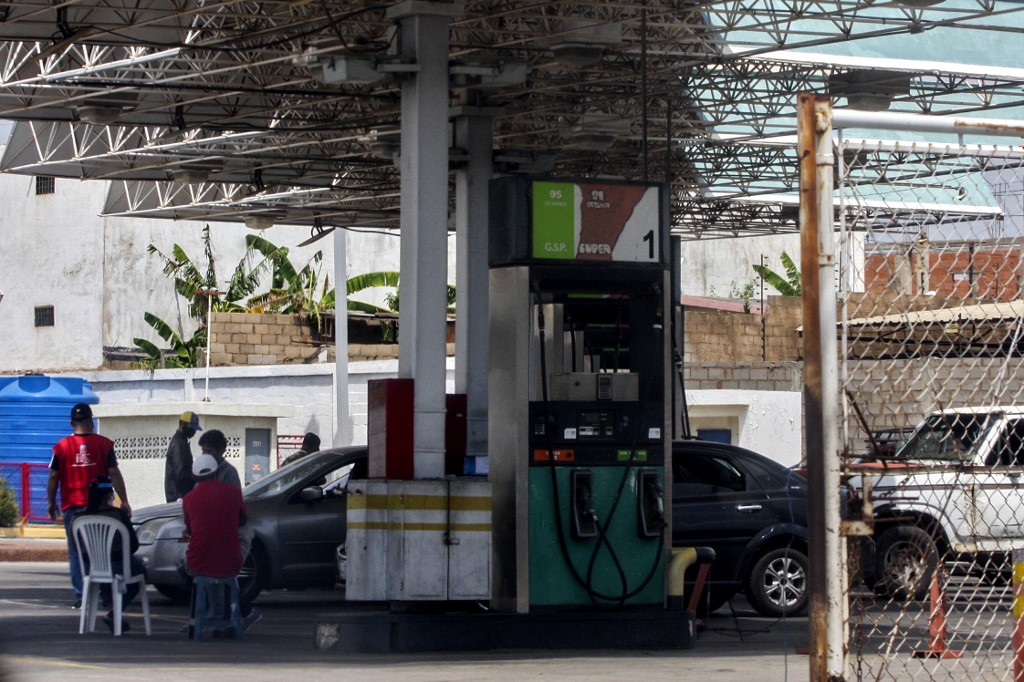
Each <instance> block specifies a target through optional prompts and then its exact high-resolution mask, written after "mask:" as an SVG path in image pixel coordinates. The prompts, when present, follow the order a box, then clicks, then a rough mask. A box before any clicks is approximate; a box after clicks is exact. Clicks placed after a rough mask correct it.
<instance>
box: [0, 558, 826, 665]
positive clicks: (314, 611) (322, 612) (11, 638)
mask: <svg viewBox="0 0 1024 682" xmlns="http://www.w3.org/2000/svg"><path fill="white" fill-rule="evenodd" d="M148 594H149V598H150V606H151V608H152V625H153V634H152V636H151V637H147V636H146V634H145V629H144V626H143V621H142V615H141V610H140V609H139V607H138V604H137V603H136V604H135V605H133V607H132V610H131V612H130V615H129V617H128V621H129V623H130V625H131V630H130V631H129V632H127V633H125V634H124V635H123V636H122V637H120V638H115V637H113V636H112V635H111V634H110V632H109V631H108V630H107V629H106V628H105V627H103V626H102V625H99V626H98V630H97V632H95V633H90V634H85V635H79V634H78V616H79V612H78V611H75V610H72V609H71V608H69V602H70V597H71V589H70V585H69V583H68V577H67V566H66V564H64V563H62V562H60V561H47V562H39V561H0V679H3V680H4V681H5V682H6V681H8V680H11V681H16V682H20V681H22V680H84V679H112V678H117V679H122V680H148V681H153V682H161V681H164V680H167V681H172V680H173V681H175V682H179V681H182V680H207V679H216V680H218V681H220V680H225V681H232V680H244V681H245V682H256V681H258V680H293V679H296V678H297V677H298V678H301V679H302V680H303V682H308V681H312V680H321V679H323V680H327V679H330V680H368V679H372V680H373V682H385V681H387V680H410V681H412V682H419V681H423V682H426V681H434V680H474V681H476V680H527V679H538V680H539V679H543V680H545V682H547V681H551V680H555V681H558V680H598V681H600V680H644V681H645V682H648V681H654V680H679V679H700V680H703V681H704V682H781V681H789V680H806V679H807V678H808V660H807V656H806V655H801V654H798V653H797V649H798V647H801V648H802V647H803V646H804V645H806V642H807V639H806V632H807V620H806V618H795V619H789V620H785V621H779V620H772V619H766V618H761V617H758V616H756V615H755V614H754V612H753V611H752V610H751V609H750V608H749V606H747V605H746V602H744V601H743V600H742V598H737V599H736V600H734V602H733V604H732V605H731V606H732V609H733V612H730V609H729V607H726V608H725V609H722V610H721V611H719V612H718V613H716V614H713V615H712V616H711V618H710V619H709V620H708V623H707V629H706V630H705V631H704V632H703V633H702V634H701V636H700V639H699V641H698V642H697V644H696V647H695V648H694V649H690V650H684V651H618V650H613V651H609V650H601V651H567V650H543V651H538V650H527V651H513V650H495V651H487V652H474V653H447V652H446V653H438V654H416V655H412V654H388V655H383V654H346V653H342V652H340V651H338V650H336V649H318V648H317V647H316V642H315V636H316V628H317V624H318V623H322V622H329V621H330V619H332V618H337V617H339V616H340V615H345V614H352V613H359V612H364V611H375V610H381V609H382V608H383V607H382V605H379V604H354V603H351V602H346V601H345V599H344V594H343V592H342V591H340V590H334V591H332V590H308V591H276V592H269V593H264V594H263V595H262V596H261V597H260V599H259V600H258V601H257V603H256V608H257V609H258V610H259V611H260V613H261V614H262V616H263V618H262V620H261V621H260V622H259V623H257V624H256V625H255V626H254V627H253V628H252V629H251V630H250V631H249V632H248V633H247V634H246V637H245V639H243V640H241V641H235V640H230V639H212V640H208V641H201V642H192V641H189V640H187V639H186V636H185V634H184V633H183V632H182V628H183V626H184V625H185V623H186V620H187V608H186V607H185V606H181V605H177V604H173V603H171V602H169V601H167V600H166V599H164V598H163V597H162V596H160V595H159V594H158V593H157V592H156V591H155V590H153V589H152V588H150V590H149V592H148Z"/></svg>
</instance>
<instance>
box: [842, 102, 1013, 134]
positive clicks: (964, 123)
mask: <svg viewBox="0 0 1024 682" xmlns="http://www.w3.org/2000/svg"><path fill="white" fill-rule="evenodd" d="M832 126H833V127H835V128H872V129H879V128H880V129H884V130H912V131H915V132H921V133H950V134H953V135H966V134H973V135H1005V136H1008V137H1024V123H1018V122H1015V121H1006V120H1001V119H998V118H959V117H956V116H925V115H922V114H903V113H896V112H889V111H857V110H855V109H836V110H835V111H833V112H832Z"/></svg>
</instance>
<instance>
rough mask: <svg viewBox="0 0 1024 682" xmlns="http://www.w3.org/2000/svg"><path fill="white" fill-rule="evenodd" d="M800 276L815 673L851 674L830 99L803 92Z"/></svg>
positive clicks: (831, 677)
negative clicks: (841, 512) (842, 527)
mask: <svg viewBox="0 0 1024 682" xmlns="http://www.w3.org/2000/svg"><path fill="white" fill-rule="evenodd" d="M797 109H798V132H797V148H798V156H799V162H800V276H801V281H802V284H803V322H804V324H803V327H804V413H805V417H806V425H805V434H806V443H807V478H808V488H809V498H808V515H807V516H808V519H809V524H810V528H809V529H808V535H809V540H810V557H809V559H810V576H809V589H810V618H809V619H808V630H809V632H808V635H809V644H810V647H809V648H810V680H812V682H842V681H843V680H845V679H846V653H845V652H846V632H845V630H846V617H845V616H846V608H845V590H844V583H845V569H844V565H845V561H844V557H845V551H844V548H843V542H842V537H841V535H840V518H839V432H838V409H839V390H838V389H839V382H838V364H837V363H838V357H837V347H836V326H835V324H836V296H835V256H834V252H835V247H834V243H833V242H834V237H833V229H832V213H833V210H832V192H833V190H832V178H833V170H832V168H833V163H834V157H833V153H832V128H831V106H830V105H829V102H828V100H827V99H821V100H819V99H818V98H817V97H815V96H814V95H813V94H809V93H803V94H801V95H799V98H798V107H797Z"/></svg>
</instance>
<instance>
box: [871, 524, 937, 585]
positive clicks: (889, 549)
mask: <svg viewBox="0 0 1024 682" xmlns="http://www.w3.org/2000/svg"><path fill="white" fill-rule="evenodd" d="M938 565H939V550H938V547H936V545H935V540H933V539H932V537H931V536H930V535H929V534H928V533H927V532H926V531H924V530H922V529H920V528H917V527H916V526H896V527H895V528H890V529H889V530H887V531H885V532H884V533H882V535H881V536H880V537H879V538H878V542H877V544H876V546H875V578H876V582H875V585H874V590H875V593H876V594H879V595H882V596H887V597H892V598H894V599H901V600H910V599H917V600H919V599H924V598H925V596H927V594H928V587H929V582H930V581H931V578H932V574H933V573H934V572H935V569H936V568H937V567H938Z"/></svg>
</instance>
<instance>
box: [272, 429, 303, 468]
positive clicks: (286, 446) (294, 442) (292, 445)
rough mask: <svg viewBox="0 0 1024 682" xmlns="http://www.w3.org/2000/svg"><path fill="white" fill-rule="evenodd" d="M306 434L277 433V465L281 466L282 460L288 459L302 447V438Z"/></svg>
mask: <svg viewBox="0 0 1024 682" xmlns="http://www.w3.org/2000/svg"><path fill="white" fill-rule="evenodd" d="M304 435H305V434H301V433H300V434H299V435H297V436H296V435H290V434H289V435H281V434H278V435H277V466H281V462H283V461H285V460H286V459H288V457H289V456H291V455H294V454H295V453H296V452H298V451H299V448H301V447H302V439H303V437H304Z"/></svg>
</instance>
